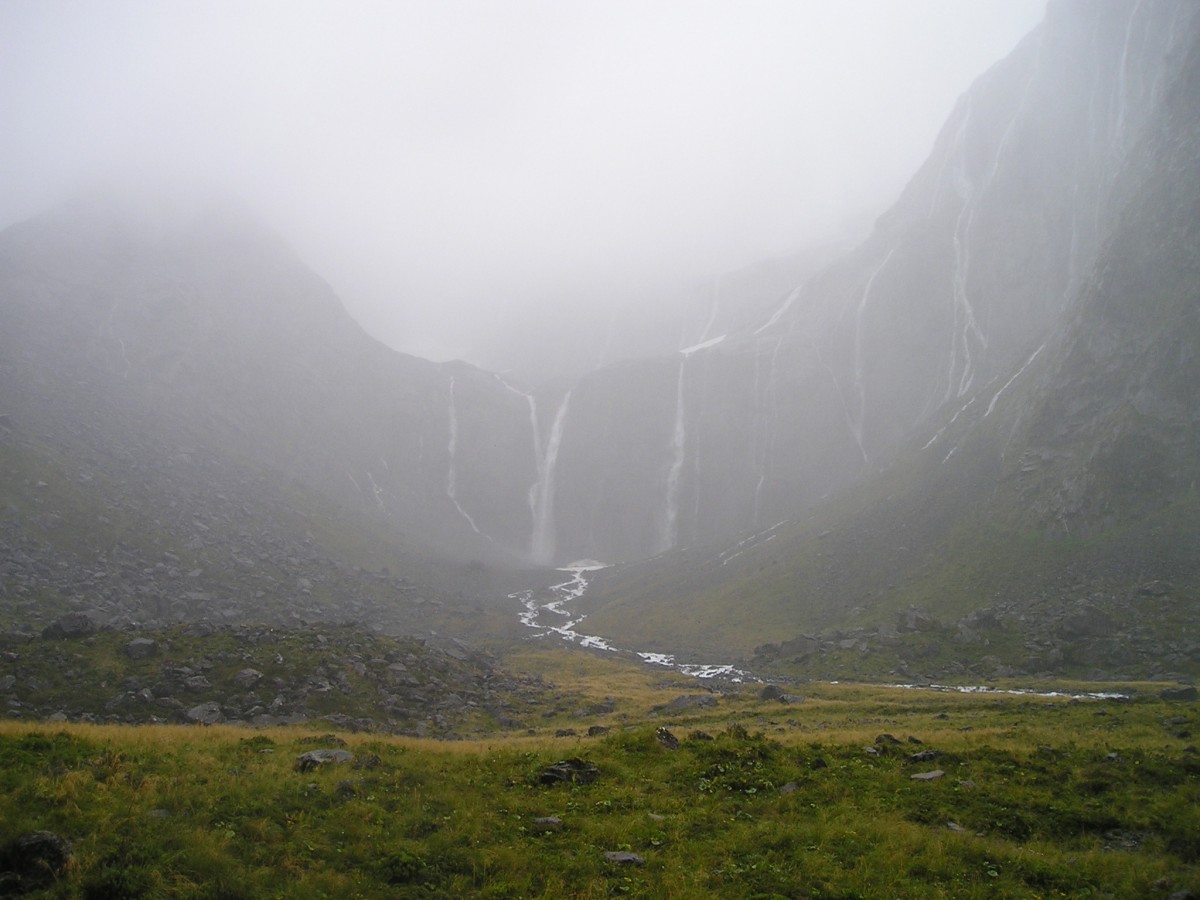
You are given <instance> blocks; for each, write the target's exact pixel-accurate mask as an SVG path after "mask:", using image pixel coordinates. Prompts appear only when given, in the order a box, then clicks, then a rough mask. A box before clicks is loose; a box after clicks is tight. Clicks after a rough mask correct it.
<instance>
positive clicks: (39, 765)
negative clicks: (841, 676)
mask: <svg viewBox="0 0 1200 900" xmlns="http://www.w3.org/2000/svg"><path fill="white" fill-rule="evenodd" d="M581 659H583V660H585V661H584V662H579V661H580V660H581ZM517 661H518V660H513V662H517ZM524 662H525V663H526V664H527V665H529V666H531V667H534V668H539V669H540V672H539V674H542V675H543V676H544V677H547V678H553V679H555V680H558V681H559V682H560V683H562V682H563V681H564V680H566V679H568V678H571V677H574V678H575V679H576V680H577V681H578V684H577V685H575V687H576V688H577V689H578V690H579V692H580V693H581V694H582V695H583V696H585V697H589V698H590V697H591V696H592V695H595V697H597V698H601V697H604V698H609V699H612V700H615V706H616V708H617V709H618V710H620V709H625V710H641V709H649V708H652V706H653V705H654V704H653V701H654V700H655V699H656V697H657V699H660V700H662V701H664V702H665V701H666V700H669V699H671V698H673V697H675V696H678V694H679V682H677V681H675V680H670V683H664V684H662V685H661V686H657V687H656V685H655V683H654V682H653V680H652V679H651V678H648V677H647V678H641V679H639V678H638V677H636V676H635V675H634V674H633V673H632V670H630V669H627V668H624V667H616V668H611V669H610V668H608V667H607V666H606V665H605V664H603V663H602V662H596V661H595V659H594V658H592V657H586V658H584V657H580V656H578V655H572V654H567V653H566V652H565V651H564V652H563V653H562V654H561V655H556V654H551V653H549V652H539V653H532V654H530V655H528V656H527V657H525V659H524ZM643 671H645V670H643ZM795 690H803V692H804V694H805V699H804V700H802V701H800V700H798V699H793V700H792V701H791V702H783V701H780V700H764V699H761V698H760V697H759V693H758V690H757V689H756V688H752V687H749V686H747V687H744V688H741V689H737V688H731V689H730V690H729V691H728V692H725V693H721V694H720V695H719V696H718V703H717V705H716V706H710V707H697V708H692V709H688V710H684V711H683V712H680V713H676V714H670V713H668V712H667V711H660V712H658V713H657V714H655V713H650V712H647V713H644V714H637V715H629V714H624V715H621V714H615V715H609V716H607V717H606V716H605V715H604V714H603V713H602V712H601V713H598V714H596V715H592V716H589V717H588V718H585V719H580V720H579V721H580V724H581V726H583V727H581V728H580V729H579V730H580V732H581V735H580V736H570V737H557V738H556V737H553V736H551V735H552V732H551V731H550V730H549V728H548V727H546V728H542V729H540V730H539V729H534V731H535V733H533V734H528V733H524V732H523V733H521V734H520V735H513V734H507V735H505V734H499V733H497V734H495V735H489V736H484V737H481V738H478V739H474V740H470V741H457V742H445V743H439V742H434V741H422V740H418V739H413V738H398V737H397V738H392V737H387V738H385V737H381V736H378V735H370V734H356V735H351V734H341V735H337V734H331V733H323V732H320V731H318V730H317V729H314V728H311V727H310V728H303V727H298V728H290V729H288V728H280V729H263V730H250V729H240V728H233V727H228V726H213V727H207V728H204V727H199V726H194V727H184V726H137V727H118V726H103V725H83V724H63V723H34V722H24V721H10V722H5V723H2V724H0V796H3V798H4V801H3V803H0V841H3V842H7V841H8V840H10V839H12V838H13V837H15V836H16V835H19V834H23V833H26V832H29V831H33V830H36V829H47V830H50V831H53V832H55V833H58V834H60V835H62V836H64V837H66V838H69V839H70V840H71V841H72V842H73V845H74V859H73V862H72V863H71V865H70V867H69V868H68V870H67V871H66V873H65V874H64V875H63V876H61V878H60V879H59V880H58V881H57V882H55V883H54V885H53V886H51V887H50V888H48V889H45V890H44V892H43V893H44V895H45V896H52V897H473V896H480V897H488V896H490V897H605V896H610V895H621V894H624V895H630V896H645V897H713V896H717V897H843V898H848V897H954V898H960V897H989V898H990V897H1055V896H1058V897H1155V896H1161V897H1166V896H1169V895H1170V894H1171V893H1172V892H1175V891H1181V890H1189V889H1190V890H1193V891H1200V756H1198V755H1197V753H1196V749H1195V746H1194V741H1195V738H1194V735H1195V734H1197V733H1200V711H1198V710H1197V708H1196V706H1195V704H1194V703H1168V702H1165V701H1163V700H1161V699H1158V697H1157V694H1156V692H1155V691H1153V690H1150V689H1148V688H1147V687H1146V686H1142V687H1141V689H1140V690H1135V691H1134V692H1133V696H1132V698H1131V699H1125V700H1071V699H1069V698H1066V697H1061V698H1050V697H1037V696H1029V695H1023V696H1022V695H987V696H980V695H957V694H942V693H934V692H929V691H912V690H903V689H897V688H882V687H874V686H872V687H866V686H856V685H818V684H811V685H807V686H804V687H803V688H802V689H801V688H795ZM696 692H697V693H701V692H702V691H700V690H699V689H696ZM626 694H629V696H628V697H627V696H626ZM554 724H560V723H558V722H555V723H554ZM590 724H603V725H608V726H609V727H610V730H609V731H608V733H606V734H603V735H600V736H596V737H587V736H584V735H583V732H584V731H585V729H586V726H587V725H590ZM660 727H663V728H666V729H668V730H669V731H670V732H671V733H672V734H673V735H674V736H675V737H676V738H678V740H679V746H678V747H677V748H676V749H670V748H669V747H667V746H665V745H664V743H663V742H662V741H661V740H660V739H659V737H658V735H657V730H658V729H659V728H660ZM882 735H890V736H891V737H892V738H894V739H895V741H897V743H893V742H891V741H890V740H889V739H888V738H885V737H881V736H882ZM709 738H711V739H709ZM343 742H344V747H345V749H347V750H349V751H351V752H352V753H353V754H354V760H353V761H350V762H345V763H340V764H331V765H323V766H320V767H318V768H316V769H314V770H312V771H297V769H296V766H295V763H296V756H297V755H298V754H300V753H303V752H305V751H307V750H311V749H314V748H340V747H342V746H343ZM915 754H926V755H927V756H928V758H924V759H922V758H915V759H914V755H915ZM571 758H578V759H581V760H584V761H586V762H589V763H592V764H594V765H595V766H596V768H597V769H598V773H599V775H598V777H597V778H596V780H594V781H592V782H591V783H586V784H584V783H575V784H572V783H558V784H550V785H547V784H543V783H541V779H540V777H539V776H540V775H541V773H542V772H543V770H544V769H545V768H546V767H547V766H549V765H550V764H552V763H555V762H557V761H560V760H564V759H571ZM935 770H936V771H941V772H942V773H944V774H942V775H941V776H940V777H936V778H935V779H933V780H929V781H922V780H916V779H914V778H913V777H912V776H913V775H916V774H921V773H928V772H931V771H935ZM548 816H554V817H557V818H559V819H561V827H558V828H557V829H556V830H547V829H546V827H545V826H542V825H539V824H537V823H536V822H535V819H538V818H540V817H548ZM611 851H628V852H631V853H634V854H637V855H638V856H639V857H640V858H641V859H642V860H643V863H644V864H642V865H636V864H634V865H622V864H618V863H614V862H611V861H609V860H607V859H606V857H605V853H606V852H611Z"/></svg>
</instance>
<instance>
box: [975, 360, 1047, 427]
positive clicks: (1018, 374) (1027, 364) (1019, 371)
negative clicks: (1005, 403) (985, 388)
mask: <svg viewBox="0 0 1200 900" xmlns="http://www.w3.org/2000/svg"><path fill="white" fill-rule="evenodd" d="M1044 349H1046V345H1045V344H1042V346H1040V347H1038V348H1037V349H1036V350H1034V351H1033V356H1031V357H1029V359H1027V360H1026V361H1025V365H1023V366H1021V368H1019V369H1017V372H1016V374H1015V375H1013V377H1012V378H1010V379H1008V381H1006V382H1004V386H1003V387H1001V388H1000V390H998V391H996V396H994V397H992V402H991V403H989V404H988V408H987V412H985V413H984V414H983V417H984V418H985V419H986V418H987V417H988V416H990V415H991V414H992V410H993V409H995V408H996V401H997V400H999V399H1000V395H1001V394H1003V393H1004V392H1005V391H1007V390H1008V389H1009V386H1011V385H1012V383H1013V382H1014V381H1016V380H1017V379H1018V378H1020V377H1021V375H1022V374H1024V372H1025V370H1026V369H1028V368H1029V367H1030V366H1031V365H1032V364H1033V361H1034V360H1035V359H1037V358H1038V354H1039V353H1041V352H1042V351H1043V350H1044Z"/></svg>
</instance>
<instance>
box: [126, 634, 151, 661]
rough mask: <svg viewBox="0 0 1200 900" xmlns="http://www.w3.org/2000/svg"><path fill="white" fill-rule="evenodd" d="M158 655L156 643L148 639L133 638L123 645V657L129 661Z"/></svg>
mask: <svg viewBox="0 0 1200 900" xmlns="http://www.w3.org/2000/svg"><path fill="white" fill-rule="evenodd" d="M156 653H158V642H157V641H152V640H150V638H134V639H133V640H132V641H130V642H129V643H128V644H126V645H125V655H126V656H128V657H129V658H130V659H149V658H150V657H152V656H154V655H155V654H156Z"/></svg>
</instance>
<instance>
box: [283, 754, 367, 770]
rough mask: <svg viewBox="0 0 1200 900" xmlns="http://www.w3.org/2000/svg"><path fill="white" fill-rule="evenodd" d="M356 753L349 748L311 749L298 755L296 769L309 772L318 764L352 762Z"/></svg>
mask: <svg viewBox="0 0 1200 900" xmlns="http://www.w3.org/2000/svg"><path fill="white" fill-rule="evenodd" d="M352 759H354V754H353V753H351V752H350V751H349V750H309V751H307V752H306V753H301V754H300V755H299V756H297V757H296V771H297V772H308V771H311V770H312V769H315V768H317V766H324V765H333V764H336V763H345V762H350V760H352Z"/></svg>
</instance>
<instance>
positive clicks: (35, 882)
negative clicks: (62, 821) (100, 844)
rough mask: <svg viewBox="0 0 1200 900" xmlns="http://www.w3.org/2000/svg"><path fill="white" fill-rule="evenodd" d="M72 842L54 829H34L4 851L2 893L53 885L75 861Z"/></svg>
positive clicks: (0, 857) (0, 869)
mask: <svg viewBox="0 0 1200 900" xmlns="http://www.w3.org/2000/svg"><path fill="white" fill-rule="evenodd" d="M71 856H72V854H71V842H70V841H68V840H66V839H65V838H61V837H59V836H58V835H57V834H55V833H54V832H53V831H31V832H29V833H28V834H23V835H20V836H19V837H16V838H13V839H12V840H11V841H9V842H8V844H6V845H5V846H4V848H3V849H2V850H0V894H3V895H5V896H8V895H10V894H19V893H20V894H23V893H25V892H27V891H35V890H39V889H41V888H46V887H49V886H50V885H51V884H53V883H54V879H56V878H57V877H58V876H60V875H62V874H63V872H64V871H65V870H66V868H67V865H68V864H69V863H70V862H71Z"/></svg>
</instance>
